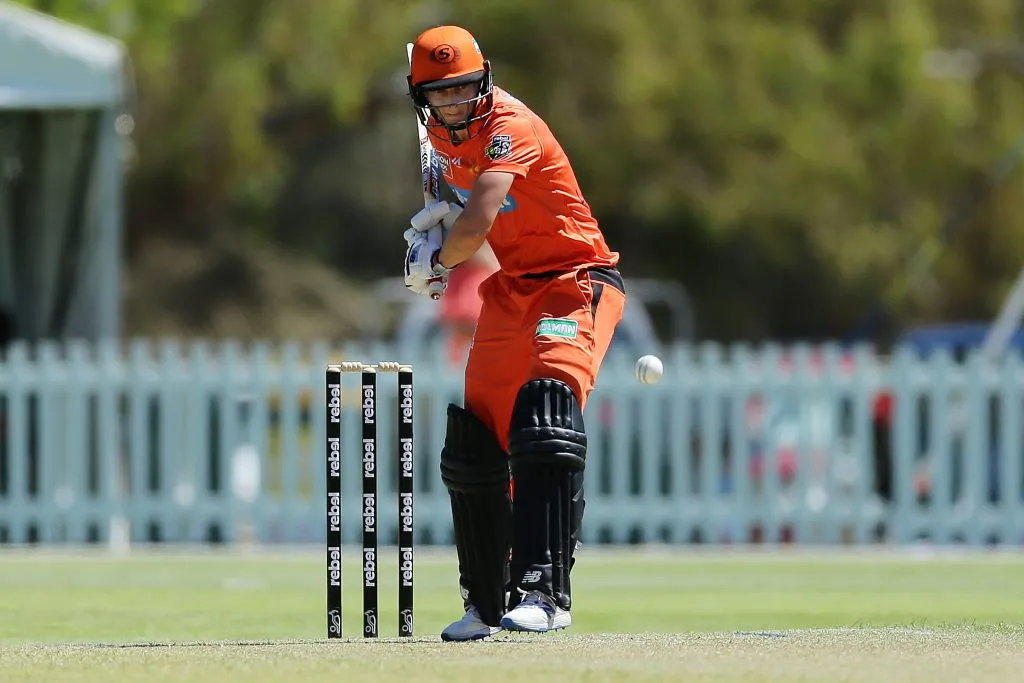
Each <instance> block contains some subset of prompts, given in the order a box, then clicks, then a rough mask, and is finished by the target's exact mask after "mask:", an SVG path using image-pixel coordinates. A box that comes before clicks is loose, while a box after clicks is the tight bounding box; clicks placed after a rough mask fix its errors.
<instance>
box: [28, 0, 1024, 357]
mask: <svg viewBox="0 0 1024 683" xmlns="http://www.w3.org/2000/svg"><path fill="white" fill-rule="evenodd" d="M23 4H28V5H32V6H35V7H37V8H40V9H43V10H45V11H48V12H51V13H53V14H55V15H57V16H60V17H62V18H66V19H68V20H70V21H74V22H76V23H80V24H83V25H86V26H89V27H91V28H94V29H96V30H99V31H101V32H104V33H110V34H112V35H114V36H116V37H118V38H120V39H121V40H123V41H124V42H125V44H126V45H127V46H128V48H129V50H130V54H131V56H132V61H133V67H134V77H135V82H136V84H137V98H136V101H135V105H136V107H137V110H136V115H137V132H136V135H135V143H136V145H137V155H136V162H135V164H134V166H133V169H132V174H131V178H130V183H131V186H130V195H129V196H130V201H131V212H130V225H129V229H130V235H131V239H132V243H133V244H134V243H139V242H141V241H144V239H145V238H146V236H147V235H150V234H154V233H157V232H174V233H180V234H182V235H185V236H188V237H189V238H191V239H203V237H204V236H205V235H207V234H209V233H210V232H212V231H215V230H234V231H237V232H238V234H239V235H240V236H242V235H245V236H248V237H250V238H259V239H265V240H271V241H274V242H277V243H280V244H282V245H286V246H288V247H289V248H292V249H294V250H296V251H299V252H305V253H309V254H312V255H315V256H316V257H317V258H323V259H325V260H327V261H328V262H330V263H333V264H336V265H337V266H338V267H341V268H344V269H347V270H349V271H351V272H353V273H356V274H359V275H362V276H366V277H372V276H380V275H386V274H391V273H393V271H394V263H395V262H396V255H395V254H396V251H398V250H400V247H401V244H400V243H399V238H398V235H399V234H400V233H401V224H402V223H403V222H404V221H405V219H406V217H407V216H408V215H409V214H410V212H412V211H414V210H415V209H416V204H417V202H418V201H419V199H418V193H417V187H416V183H417V174H416V152H415V135H414V133H413V130H412V113H411V111H410V109H409V107H408V102H407V99H406V98H405V95H404V90H403V89H404V74H405V68H406V67H405V54H404V44H405V42H407V41H409V40H411V39H412V38H413V37H415V35H416V34H417V33H418V32H419V31H420V30H422V29H424V28H426V27H427V26H429V25H432V24H435V23H447V22H452V23H459V24H462V25H464V26H466V27H467V28H469V29H470V30H471V31H473V32H474V34H475V35H476V36H477V38H478V39H479V42H480V43H481V45H482V47H483V48H484V51H485V53H487V55H488V56H489V57H490V58H491V60H492V63H493V66H494V71H495V76H496V80H497V82H498V84H499V85H501V86H503V87H506V88H507V89H508V90H510V91H512V92H513V93H515V94H516V95H517V96H519V97H520V98H521V99H524V100H525V101H526V102H527V103H528V104H530V105H531V106H533V107H534V109H536V110H537V111H538V112H539V113H540V114H541V115H542V116H544V117H545V118H546V119H547V120H548V122H549V123H550V125H551V127H552V128H553V130H554V131H555V133H556V135H558V136H559V138H560V140H561V141H562V143H563V145H564V146H565V147H566V149H567V150H568V152H569V153H570V156H571V158H572V159H573V162H574V165H575V168H576V171H577V175H578V176H579V177H580V180H581V183H582V185H583V187H584V190H585V192H586V193H587V196H588V199H589V200H590V202H591V204H592V206H593V207H594V209H595V211H596V212H597V214H598V216H599V218H600V219H601V221H602V224H603V225H604V227H605V229H606V232H607V233H608V235H609V238H610V240H611V241H612V243H613V246H614V247H615V248H617V249H619V250H620V251H621V252H622V253H623V256H624V261H623V271H624V272H625V273H626V274H627V275H638V276H639V275H643V276H650V275H655V276H658V277H665V278H672V279H676V280H678V281H680V282H682V283H683V284H684V285H685V286H686V287H687V288H688V289H689V290H690V291H691V293H692V295H693V297H694V299H695V300H696V302H697V308H698V318H699V323H700V327H701V332H702V333H703V334H704V335H707V336H714V337H717V338H744V337H746V338H756V337H761V336H772V337H812V338H813V337H826V336H836V335H842V334H844V333H845V332H847V331H849V330H850V328H851V326H853V325H854V323H855V322H856V321H857V320H858V319H859V318H860V316H862V315H863V313H864V311H865V310H866V309H867V308H868V307H869V306H870V305H871V304H872V303H873V302H875V301H877V300H878V299H879V298H882V297H886V296H888V297H889V303H890V304H891V305H892V307H893V310H894V312H895V314H896V318H895V323H894V324H907V323H909V322H913V321H915V320H924V319H939V318H943V317H983V316H986V315H991V314H992V313H993V312H994V311H995V309H996V308H997V307H998V304H999V301H1000V299H1001V298H1002V296H1003V295H1004V294H1005V288H1006V287H1007V285H1008V284H1009V282H1010V280H1011V279H1012V278H1013V277H1014V276H1015V274H1016V272H1017V271H1018V270H1019V269H1020V268H1021V266H1022V262H1024V211H1022V209H1024V201H1022V193H1021V191H1020V183H1021V177H1022V176H1021V172H1020V171H1017V170H1016V169H1015V168H1014V169H1013V170H1012V172H1010V173H1009V175H1007V176H1006V177H1005V179H1003V180H1002V182H1001V183H999V184H998V185H997V186H996V187H994V189H992V191H991V192H988V193H985V192H982V190H984V189H986V187H987V186H988V183H987V181H986V178H987V177H988V176H990V175H991V174H992V173H993V168H994V167H993V164H995V163H996V162H997V160H998V159H999V158H1000V157H1001V156H1003V155H1005V154H1006V151H1007V150H1008V149H1009V148H1010V147H1011V145H1012V144H1013V143H1014V141H1015V140H1016V139H1017V138H1018V136H1020V135H1021V133H1022V132H1024V59H1021V58H1020V54H1022V53H1021V52H1020V51H1019V49H1018V48H1016V47H1014V45H1015V41H1018V40H1024V37H1022V32H1024V31H1022V27H1024V9H1021V7H1020V5H1019V3H1016V2H1013V1H1012V0H987V1H986V2H974V3H964V2H958V1H956V0H944V1H942V2H936V1H934V0H898V1H897V0H774V1H772V2H767V1H765V0H689V1H686V2H679V1H678V0H562V1H561V2H560V3H559V5H558V10H557V11H552V9H551V4H550V3H549V2H546V0H517V2H507V1H505V0H451V1H450V2H446V3H431V2H416V1H413V0H388V1H387V2H383V1H381V0H246V2H237V1H233V0H205V1H204V0H165V1H163V2H159V3H158V2H148V1H143V0H107V1H105V2H103V1H99V0H96V1H94V2H83V1H82V0H48V1H47V0H35V1H29V0H23ZM961 48H962V49H969V50H972V51H973V52H972V54H974V55H976V62H977V63H976V66H977V72H976V74H974V77H972V78H951V77H939V76H941V74H936V73H935V72H934V69H929V68H927V67H928V65H929V64H934V63H935V60H934V57H935V53H934V52H933V51H935V50H952V49H961ZM968 65H970V62H968ZM971 197H974V198H976V201H975V202H974V204H972V205H971V206H973V210H971V211H967V212H964V214H963V215H964V219H963V220H962V221H961V222H959V223H956V224H955V226H954V227H957V228H958V229H957V230H952V231H950V229H949V228H950V217H951V215H953V213H954V212H955V211H957V210H958V206H959V205H960V204H963V203H964V202H965V201H967V200H968V199H969V198H971ZM928 248H935V250H936V251H935V253H938V254H939V258H938V259H937V261H936V262H935V263H934V264H929V265H931V266H932V267H929V268H927V269H924V270H923V271H922V272H923V273H924V276H923V277H911V276H910V275H908V273H909V272H911V271H909V270H908V264H911V263H913V262H914V259H915V257H916V255H919V254H920V252H921V250H922V249H928ZM892 283H896V284H898V285H902V287H897V288H893V287H891V286H890V285H891V284H892ZM901 292H904V293H905V296H893V294H900V293H901Z"/></svg>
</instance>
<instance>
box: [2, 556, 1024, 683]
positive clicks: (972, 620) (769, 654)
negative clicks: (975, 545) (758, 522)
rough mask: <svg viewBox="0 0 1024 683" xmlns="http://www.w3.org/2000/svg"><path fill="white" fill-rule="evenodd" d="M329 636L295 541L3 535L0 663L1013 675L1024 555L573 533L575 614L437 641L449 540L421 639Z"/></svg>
mask: <svg viewBox="0 0 1024 683" xmlns="http://www.w3.org/2000/svg"><path fill="white" fill-rule="evenodd" d="M382 555H384V556H385V558H386V559H387V560H390V562H385V563H384V566H383V567H382V572H383V574H382V577H383V582H384V588H382V592H381V634H382V636H383V637H382V638H381V640H380V642H364V641H363V640H361V639H359V638H355V636H357V635H358V633H359V629H360V607H361V604H360V601H361V594H360V590H359V589H360V583H359V582H360V575H359V571H358V569H359V568H358V566H357V564H356V558H357V557H358V551H357V550H356V551H355V552H352V551H349V552H348V554H347V558H346V565H345V589H346V593H345V596H346V606H345V621H344V627H345V631H346V635H347V636H352V637H353V638H352V640H347V641H334V642H330V643H328V642H326V641H325V640H324V628H325V627H324V622H325V618H324V616H323V611H324V597H323V596H324V570H323V567H322V564H323V562H322V557H321V553H320V552H318V551H316V550H315V549H300V550H296V551H294V552H288V553H286V552H271V553H265V552H255V553H251V554H245V553H241V552H237V551H236V552H230V553H218V552H212V551H210V552H205V551H196V550H189V551H179V552H175V551H169V550H164V551H160V552H151V551H144V552H136V553H134V554H132V555H131V556H129V557H116V556H110V555H107V554H104V553H101V552H84V551H83V552H77V553H71V552H67V553H59V552H53V551H19V550H9V549H6V550H2V551H0V681H4V682H13V681H33V682H35V681H46V682H53V681H105V682H106V681H110V682H112V683H124V682H126V681H140V682H141V681H146V682H147V683H148V682H153V683H161V682H165V681H182V682H185V681H187V682H189V683H214V682H216V683H221V682H223V683H232V682H236V681H238V682H242V681H244V682H245V683H264V682H269V681H301V682H302V683H326V682H328V681H331V682H332V683H333V682H336V681H341V680H345V681H352V682H355V681H360V682H361V683H372V682H374V681H379V682H381V683H392V682H393V683H397V682H399V681H444V682H445V683H463V682H468V681H475V680H478V679H480V678H485V679H486V678H487V677H491V678H492V679H493V680H495V681H498V680H500V681H513V682H515V681H523V682H526V681H529V682H531V683H534V682H536V681H548V680H550V681H560V682H573V681H587V682H590V683H606V682H607V683H611V682H612V681H616V682H618V681H630V682H632V681H688V682H689V681H695V682H703V681H708V682H711V681H713V682H715V683H719V682H721V683H725V682H729V683H740V682H743V683H747V682H750V683H755V682H756V683H783V682H786V683H792V682H796V681H807V682H822V683H824V682H826V681H827V682H830V683H831V682H842V681H849V682H856V683H861V682H865V683H867V682H872V683H873V682H875V681H899V682H901V683H916V682H917V681H921V682H925V681H927V682H929V683H933V682H935V681H1000V682H1002V681H1011V680H1020V678H1021V675H1022V674H1021V671H1024V627H1022V626H1021V620H1022V617H1024V555H1010V554H973V555H938V556H933V557H924V556H917V555H909V554H903V555H895V554H882V553H870V552H867V553H853V554H851V553H810V552H806V551H795V552H785V551H763V552H757V551H740V552H735V553H726V552H707V551H701V552H694V551H690V550H682V551H672V552H668V551H644V550H639V551H636V552H633V553H627V552H625V551H606V550H596V549H586V550H584V551H583V552H581V553H580V554H579V558H580V559H579V564H578V566H577V570H576V572H575V573H574V580H575V591H574V602H575V607H574V610H573V619H574V624H573V627H572V628H571V629H570V630H568V631H565V632H562V633H557V634H547V635H541V636H536V635H533V636H527V635H519V634H506V635H501V636H499V637H497V638H495V639H494V640H492V641H490V642H483V643H467V644H446V643H441V642H440V639H439V638H438V637H437V634H438V632H439V630H440V629H441V628H442V627H443V626H444V625H445V624H446V623H448V621H450V620H451V619H453V618H454V617H456V616H457V614H458V613H459V612H460V610H461V602H460V600H459V597H458V593H457V590H456V578H455V565H454V556H453V555H452V554H449V553H438V552H424V551H421V552H419V554H418V556H417V564H416V600H417V603H416V636H417V637H416V638H415V639H413V640H412V641H403V642H399V641H398V640H397V639H396V638H394V637H393V636H394V634H395V633H396V629H397V622H396V618H395V614H394V612H395V600H396V598H395V591H394V575H395V565H394V552H393V551H386V552H385V551H382Z"/></svg>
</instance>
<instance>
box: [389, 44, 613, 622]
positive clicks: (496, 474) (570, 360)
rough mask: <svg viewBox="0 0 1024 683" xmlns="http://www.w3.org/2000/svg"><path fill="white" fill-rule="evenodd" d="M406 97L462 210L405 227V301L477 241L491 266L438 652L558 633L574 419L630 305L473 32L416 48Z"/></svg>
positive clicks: (459, 437)
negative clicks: (451, 599)
mask: <svg viewBox="0 0 1024 683" xmlns="http://www.w3.org/2000/svg"><path fill="white" fill-rule="evenodd" d="M409 94H410V96H411V98H412V101H413V103H414V105H415V107H416V111H417V115H418V116H419V117H420V119H421V120H422V121H423V122H424V124H425V125H426V126H427V128H428V131H429V132H430V135H431V139H432V142H433V144H434V146H435V149H436V151H437V154H438V155H439V160H440V166H441V171H442V172H443V174H444V180H445V181H446V182H447V184H448V186H449V187H450V188H451V190H452V191H453V193H454V194H455V195H456V196H457V197H458V198H459V200H460V201H459V203H458V204H453V203H448V202H443V201H442V202H436V203H434V204H432V205H431V206H428V207H426V208H425V209H423V210H422V211H420V212H419V213H417V214H416V215H415V216H414V217H413V218H412V219H411V222H412V227H411V228H410V229H409V230H407V231H406V239H407V241H408V242H409V248H408V251H407V252H406V262H405V283H406V286H407V287H408V288H409V289H410V290H412V291H413V292H416V293H424V294H426V293H428V292H429V287H430V283H431V282H440V283H444V282H445V280H446V278H447V276H448V273H449V272H450V271H451V270H452V269H453V268H456V267H458V265H459V264H460V263H462V262H464V261H466V260H467V259H469V258H470V257H471V256H472V255H473V254H474V253H475V252H476V251H477V250H478V249H479V248H480V247H481V245H483V244H484V242H485V241H486V242H487V243H488V244H489V245H490V247H491V249H492V250H493V252H494V255H495V257H496V258H497V261H498V264H499V266H500V269H499V270H498V271H497V272H496V273H494V274H493V275H491V276H490V277H488V278H487V279H486V280H485V281H484V282H483V283H482V284H481V285H480V290H479V291H480V297H481V300H482V305H481V310H480V317H479V320H478V323H477V328H476V334H475V336H474V340H473V346H472V349H471V350H470V352H469V357H468V359H467V362H466V371H465V372H466V375H465V407H464V408H463V407H459V406H456V405H454V404H452V405H449V406H448V424H447V433H446V435H445V443H444V448H443V450H442V453H441V478H442V480H443V481H444V484H445V486H446V487H447V488H448V491H449V494H450V499H451V509H452V520H453V527H454V531H455V545H456V549H457V551H458V558H459V574H460V577H459V583H460V586H461V589H462V597H463V607H464V609H465V614H464V615H463V616H462V618H461V619H459V620H458V621H455V622H454V623H452V624H451V625H450V626H448V627H447V628H445V629H444V631H443V632H442V633H441V637H442V638H443V639H444V640H457V641H461V640H475V639H479V638H486V637H488V636H490V635H493V634H495V633H498V632H499V631H501V630H502V629H506V630H511V631H532V632H546V631H550V630H555V629H561V628H565V627H567V626H569V625H570V624H571V623H572V619H571V616H570V609H571V606H572V601H571V589H570V583H569V573H570V570H571V568H572V564H573V553H574V551H575V549H576V544H577V541H578V539H579V534H580V525H581V523H582V520H583V508H584V499H583V472H584V469H585V466H586V457H587V434H586V428H585V426H584V423H583V409H584V406H585V405H586V403H587V398H588V396H589V395H590V393H591V390H592V389H593V387H594V381H595V379H596V377H597V374H598V370H599V368H600V367H601V363H602V361H603V359H604V356H605V353H606V352H607V350H608V346H609V344H610V343H611V340H612V334H613V332H614V330H615V327H616V326H617V325H618V323H619V321H620V320H621V318H622V312H623V307H624V305H625V301H626V295H625V292H624V288H623V284H622V277H621V276H620V275H619V272H618V270H617V269H616V266H617V264H618V261H619V255H618V254H617V253H616V252H614V251H611V249H609V247H608V245H607V244H606V243H605V239H604V237H603V235H602V234H601V231H600V229H599V228H598V224H597V221H596V220H595V219H594V216H593V214H592V213H591V210H590V206H589V205H588V204H587V202H586V200H585V199H584V198H583V193H582V192H581V191H580V187H579V185H578V183H577V181H576V177H575V175H574V173H573V170H572V167H571V166H570V164H569V160H568V158H567V157H566V154H565V152H564V151H563V150H562V147H561V146H560V145H559V144H558V141H557V140H556V139H555V137H554V136H553V135H552V133H551V131H550V130H549V129H548V127H547V125H546V124H545V123H544V121H543V120H541V118H540V117H539V116H537V115H536V114H535V113H534V112H532V111H531V110H530V109H529V108H528V107H527V106H526V105H525V104H523V103H522V102H520V101H519V100H517V99H515V98H514V97H512V96H511V95H509V94H508V93H507V92H505V91H503V90H501V89H500V88H497V87H494V85H493V83H492V80H491V67H490V63H489V62H488V61H487V60H485V59H484V56H483V54H482V53H481V51H480V47H479V46H478V45H477V42H476V40H475V39H474V38H473V36H472V35H470V33H469V32H467V31H466V30H465V29H463V28H460V27H458V26H439V27H435V28H431V29H429V30H427V31H425V32H424V33H423V34H422V35H420V36H419V37H418V38H417V39H416V42H415V43H414V47H413V53H412V61H411V68H410V74H409ZM439 226H440V227H439ZM510 472H511V481H510Z"/></svg>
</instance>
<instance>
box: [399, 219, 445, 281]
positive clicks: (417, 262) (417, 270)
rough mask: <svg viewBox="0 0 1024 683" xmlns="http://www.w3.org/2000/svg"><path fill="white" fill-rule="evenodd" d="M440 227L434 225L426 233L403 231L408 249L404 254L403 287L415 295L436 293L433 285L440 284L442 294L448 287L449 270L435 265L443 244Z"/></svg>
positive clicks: (410, 230) (441, 228)
mask: <svg viewBox="0 0 1024 683" xmlns="http://www.w3.org/2000/svg"><path fill="white" fill-rule="evenodd" d="M443 230H444V228H443V227H442V226H441V225H435V226H434V227H433V228H431V229H430V230H427V231H426V232H417V231H416V230H413V229H409V230H406V231H405V239H406V242H408V245H409V247H408V249H406V252H405V286H406V287H407V288H408V289H409V290H411V291H412V292H414V293H416V294H429V293H431V291H432V290H433V291H435V292H436V291H437V289H438V287H437V286H434V287H431V285H434V284H435V283H440V291H441V292H442V293H443V292H444V289H445V288H446V287H447V286H448V273H449V272H450V269H448V268H445V267H444V266H442V265H440V264H439V263H437V258H436V256H437V254H438V253H439V252H440V251H441V245H442V243H443Z"/></svg>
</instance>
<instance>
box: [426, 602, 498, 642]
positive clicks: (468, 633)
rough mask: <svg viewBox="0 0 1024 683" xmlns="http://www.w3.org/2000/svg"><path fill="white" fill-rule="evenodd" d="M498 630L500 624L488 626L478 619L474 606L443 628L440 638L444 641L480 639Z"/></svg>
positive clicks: (478, 615) (478, 614)
mask: <svg viewBox="0 0 1024 683" xmlns="http://www.w3.org/2000/svg"><path fill="white" fill-rule="evenodd" d="M500 632H501V627H500V626H488V625H487V624H485V623H484V622H482V621H481V620H480V613H479V612H477V611H476V607H470V608H469V609H468V610H466V613H465V614H463V615H462V618H461V619H459V620H458V621H453V622H452V623H450V624H448V627H447V628H446V629H445V630H443V631H441V640H443V641H445V642H460V641H464V640H481V639H483V638H489V637H491V636H493V635H494V634H495V633H500Z"/></svg>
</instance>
